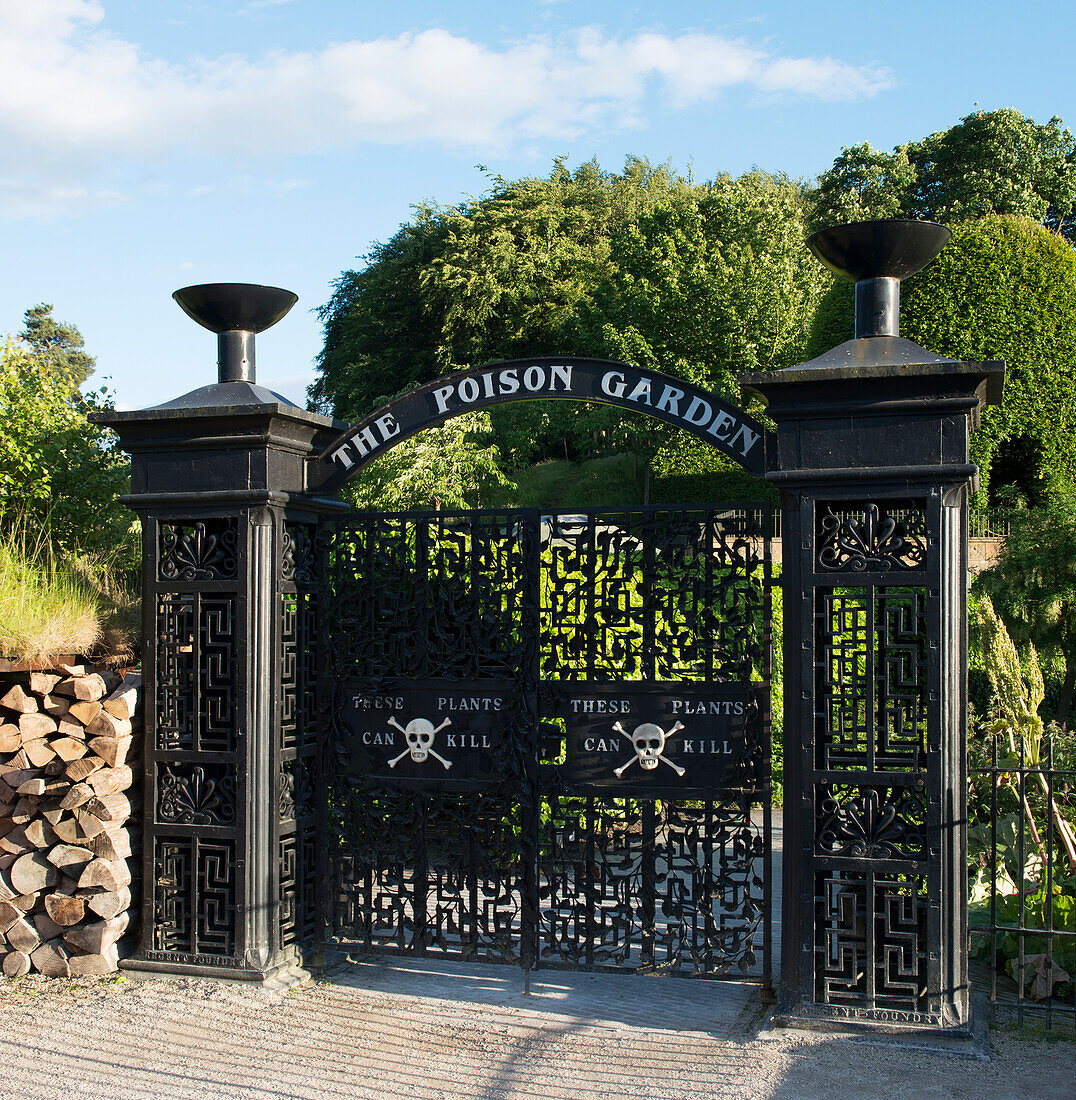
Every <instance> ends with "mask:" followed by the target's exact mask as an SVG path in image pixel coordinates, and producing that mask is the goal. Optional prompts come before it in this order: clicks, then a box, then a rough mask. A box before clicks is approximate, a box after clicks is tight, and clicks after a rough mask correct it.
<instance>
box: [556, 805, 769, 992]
mask: <svg viewBox="0 0 1076 1100" xmlns="http://www.w3.org/2000/svg"><path fill="white" fill-rule="evenodd" d="M542 821H543V826H542V834H541V839H540V843H539V852H540V856H539V880H540V887H539V926H538V927H539V944H538V950H539V957H540V958H541V959H542V961H543V964H545V965H552V964H556V963H561V964H568V965H570V966H585V967H587V968H594V967H597V968H602V967H610V966H614V967H617V968H622V969H627V970H639V971H682V972H684V973H688V974H706V975H710V976H717V975H721V974H725V973H727V972H728V971H729V970H730V969H731V968H733V967H737V968H738V969H740V970H744V971H746V970H749V969H750V968H751V967H752V966H753V965H754V963H755V961H756V951H758V952H759V953H761V940H762V932H763V919H764V914H765V907H764V898H763V881H764V880H763V867H762V860H763V855H764V849H763V837H762V830H761V828H760V827H759V826H758V825H753V824H752V822H751V813H750V799H745V798H740V799H732V800H730V801H728V802H699V803H678V802H656V801H654V800H650V799H646V800H635V799H623V798H619V799H618V798H594V797H591V798H584V797H568V796H564V797H560V798H551V799H547V800H545V804H544V806H543V812H542ZM655 833H656V836H657V838H658V839H657V840H656V841H655V840H651V841H646V840H644V838H647V837H653V836H655Z"/></svg>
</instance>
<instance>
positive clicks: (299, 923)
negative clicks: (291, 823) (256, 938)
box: [279, 824, 317, 947]
mask: <svg viewBox="0 0 1076 1100" xmlns="http://www.w3.org/2000/svg"><path fill="white" fill-rule="evenodd" d="M316 842H317V837H316V832H315V829H314V826H313V825H312V824H311V825H309V826H306V827H302V828H299V829H297V830H296V831H295V832H294V833H285V834H284V835H283V836H281V838H280V852H279V859H280V945H281V947H287V946H289V945H292V944H295V945H298V946H301V947H311V946H313V944H314V940H315V936H316V932H317V898H316V892H317V844H316Z"/></svg>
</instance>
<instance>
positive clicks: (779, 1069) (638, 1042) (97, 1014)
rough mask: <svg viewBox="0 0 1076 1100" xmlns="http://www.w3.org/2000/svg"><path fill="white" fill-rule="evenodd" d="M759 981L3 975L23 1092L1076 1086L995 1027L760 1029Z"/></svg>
mask: <svg viewBox="0 0 1076 1100" xmlns="http://www.w3.org/2000/svg"><path fill="white" fill-rule="evenodd" d="M761 1019H762V1011H761V1008H760V1006H759V1005H758V1002H757V998H756V995H755V991H754V988H753V987H751V986H749V985H737V984H735V983H720V984H718V983H710V982H694V981H689V980H687V979H677V978H635V977H625V976H620V975H584V974H568V975H558V976H556V977H554V978H552V979H549V978H548V977H547V976H543V980H542V981H541V982H538V983H535V985H534V987H533V995H532V996H531V997H530V998H525V997H524V996H523V995H522V991H521V989H520V988H519V976H518V974H517V973H515V972H513V971H510V970H509V969H508V968H504V967H493V966H479V967H473V966H469V967H461V966H458V965H455V966H454V965H451V964H437V965H432V964H428V963H425V962H415V961H412V960H408V961H407V962H406V963H404V964H393V965H389V964H385V963H382V964H379V965H374V964H358V965H351V966H343V967H339V968H337V970H336V972H335V974H334V975H333V977H332V978H331V980H329V981H326V982H322V983H319V984H314V983H310V984H308V985H306V986H303V987H299V988H297V989H294V990H292V991H290V992H289V993H287V994H285V995H283V996H281V995H279V994H274V995H269V994H266V993H264V992H263V991H261V990H256V989H252V988H250V987H244V986H240V985H238V984H236V985H229V984H223V983H214V982H208V981H198V980H192V979H170V980H153V981H142V982H133V981H108V980H97V981H94V980H91V979H82V980H79V981H51V982H50V981H46V980H44V979H38V980H36V981H35V980H32V979H22V980H20V981H17V982H12V981H6V982H2V983H0V1066H3V1068H4V1075H3V1084H2V1086H0V1087H2V1088H3V1090H4V1092H5V1093H6V1094H7V1095H8V1096H11V1097H13V1098H18V1100H59V1098H64V1100H68V1098H87V1100H89V1098H92V1100H240V1098H242V1100H270V1098H272V1100H351V1098H367V1097H369V1098H379V1100H380V1098H397V1097H399V1098H408V1100H411V1098H414V1100H435V1098H436V1100H440V1098H447V1097H453V1098H454V1097H474V1098H476V1100H502V1098H503V1100H506V1098H517V1097H518V1098H524V1097H527V1098H529V1097H550V1098H561V1097H571V1098H575V1097H579V1098H595V1100H628V1098H631V1100H637V1098H651V1097H653V1098H655V1100H688V1098H691V1100H702V1098H708V1100H710V1098H712V1100H726V1098H727V1100H733V1098H742V1097H760V1098H761V1097H774V1098H782V1100H791V1098H805V1097H827V1098H828V1097H862V1098H864V1100H871V1098H874V1097H877V1098H879V1100H882V1098H885V1100H895V1098H902V1097H910V1098H919V1097H972V1098H975V1097H984V1098H986V1097H989V1098H990V1100H1009V1098H1012V1100H1018V1098H1019V1100H1026V1098H1029V1097H1049V1098H1050V1100H1065V1098H1068V1097H1073V1096H1076V1070H1074V1066H1076V1058H1074V1054H1076V1046H1074V1045H1073V1044H1072V1043H1068V1042H1054V1043H1043V1042H1031V1041H1028V1040H1025V1039H1020V1038H1018V1037H1015V1036H1013V1035H1011V1034H1000V1035H997V1036H995V1049H994V1057H993V1059H992V1060H991V1061H990V1062H988V1063H986V1062H969V1061H966V1060H963V1059H957V1058H954V1057H952V1056H948V1055H937V1054H926V1053H922V1052H918V1051H909V1050H907V1049H905V1048H901V1047H899V1046H892V1045H890V1046H887V1045H881V1046H879V1045H874V1044H865V1043H862V1042H858V1041H853V1040H849V1039H840V1038H833V1037H829V1036H823V1035H818V1034H811V1033H795V1034H791V1035H780V1036H778V1037H776V1038H771V1039H768V1040H760V1039H758V1038H756V1035H757V1030H758V1026H759V1024H760V1022H761Z"/></svg>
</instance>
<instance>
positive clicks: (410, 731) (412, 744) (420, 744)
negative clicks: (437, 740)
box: [404, 718, 434, 764]
mask: <svg viewBox="0 0 1076 1100" xmlns="http://www.w3.org/2000/svg"><path fill="white" fill-rule="evenodd" d="M433 734H434V728H433V723H432V722H429V721H427V720H426V719H425V718H412V719H411V721H410V722H408V723H407V726H406V727H405V728H404V737H405V738H406V739H407V747H408V749H410V751H411V759H412V760H414V762H415V763H416V764H421V763H423V761H424V760H425V759H426V757H427V756H429V754H430V746H431V745H432V744H433Z"/></svg>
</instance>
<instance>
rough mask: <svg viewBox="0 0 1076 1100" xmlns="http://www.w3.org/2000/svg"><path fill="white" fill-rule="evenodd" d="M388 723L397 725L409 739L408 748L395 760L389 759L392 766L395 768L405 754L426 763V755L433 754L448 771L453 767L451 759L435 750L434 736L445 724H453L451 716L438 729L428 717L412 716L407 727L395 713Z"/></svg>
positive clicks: (417, 762)
mask: <svg viewBox="0 0 1076 1100" xmlns="http://www.w3.org/2000/svg"><path fill="white" fill-rule="evenodd" d="M388 724H389V725H390V726H395V727H396V728H397V729H398V730H399V731H400V733H402V734H403V735H404V737H405V738H406V739H407V748H406V749H404V751H403V752H402V753H400V755H399V756H397V757H396V759H395V760H390V761H389V767H390V768H395V767H396V765H397V764H399V762H400V761H401V760H402V759H403V758H404V757H405V756H410V757H411V759H412V760H413V761H414V762H415V763H416V764H424V763H425V762H426V757H427V756H432V757H433V758H434V759H435V760H440V761H441V763H442V764H443V765H444V769H445V771H446V772H447V771H448V769H449V768H451V767H452V761H451V760H446V759H445V758H444V757H443V756H441V755H440V754H438V753H436V752H434V750H433V739H434V736H435V735H436V734H438V733H440V732H441V730H443V729H444V728H445V726H451V725H452V719H451V718H446V719H445V720H444V721H443V722H442V723H441V724H440V725H439V726H438V727H437V728H436V729H434V727H433V723H432V722H431V721H429V720H428V719H426V718H412V719H411V721H410V722H408V723H407V726H406V727H404V726H401V725H400V723H399V722H397V721H396V715H395V714H394V715H392V717H391V718H389V721H388Z"/></svg>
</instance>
